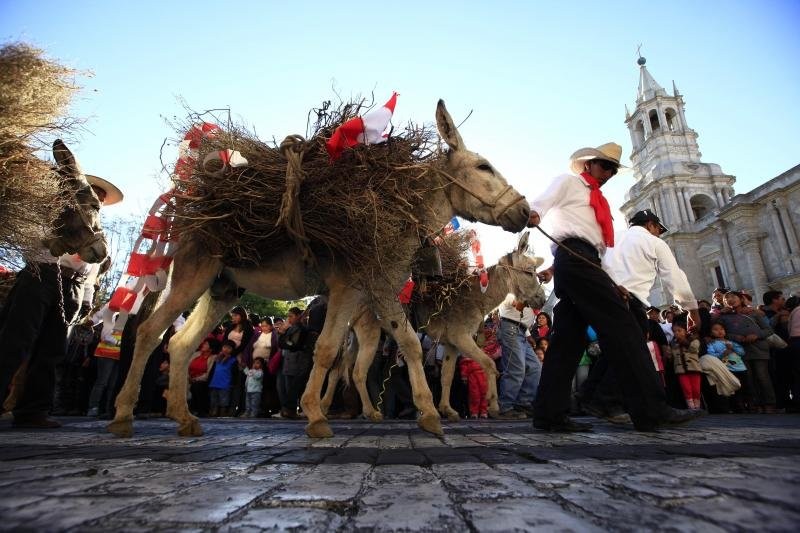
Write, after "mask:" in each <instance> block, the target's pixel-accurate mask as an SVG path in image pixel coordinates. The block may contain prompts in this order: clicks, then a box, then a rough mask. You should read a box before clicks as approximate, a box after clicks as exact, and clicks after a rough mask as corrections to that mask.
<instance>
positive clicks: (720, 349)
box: [706, 340, 747, 372]
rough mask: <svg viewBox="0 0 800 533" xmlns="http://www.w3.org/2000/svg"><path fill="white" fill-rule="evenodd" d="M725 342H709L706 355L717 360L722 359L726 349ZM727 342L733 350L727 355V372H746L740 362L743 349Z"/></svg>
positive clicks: (742, 362)
mask: <svg viewBox="0 0 800 533" xmlns="http://www.w3.org/2000/svg"><path fill="white" fill-rule="evenodd" d="M725 342H726V341H722V340H713V341H711V342H709V343H708V345H707V346H706V352H707V353H708V355H713V356H714V357H716V358H718V359H722V358H723V356H724V355H725V350H726V349H727V346H726V345H725ZM727 342H730V343H731V347H732V348H733V351H732V352H731V353H729V354H728V370H730V371H731V372H747V367H746V366H745V364H744V361H742V356H743V355H744V347H743V346H742V345H741V344H739V343H738V342H733V341H727Z"/></svg>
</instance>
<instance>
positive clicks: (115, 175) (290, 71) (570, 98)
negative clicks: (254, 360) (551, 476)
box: [0, 0, 800, 260]
mask: <svg viewBox="0 0 800 533" xmlns="http://www.w3.org/2000/svg"><path fill="white" fill-rule="evenodd" d="M798 21H800V1H798V0H783V1H781V0H759V1H744V0H739V1H737V0H729V1H720V0H710V1H703V2H698V1H685V0H669V1H661V2H659V1H654V2H641V1H630V2H627V1H626V2H622V1H620V2H615V1H611V2H589V1H586V2H583V1H581V2H552V1H548V2H543V1H503V0H498V1H492V2H477V1H464V0H461V1H455V0H442V1H438V2H430V1H428V2H416V1H408V2H396V3H389V2H346V1H344V2H330V1H326V2H311V1H308V2H301V1H298V2H270V1H261V2H207V1H202V0H195V1H192V2H184V1H170V2H165V1H158V2H155V1H137V2H116V1H107V2H101V1H92V2H89V1H79V0H73V1H71V2H63V1H62V2H51V1H37V2H24V1H21V0H17V1H11V0H0V39H2V41H4V42H8V41H26V42H29V43H32V44H34V45H37V46H39V47H41V48H44V49H45V50H46V51H47V53H48V54H49V55H50V57H53V58H55V59H58V60H59V61H61V62H63V63H65V64H67V65H69V66H72V67H75V68H78V69H82V70H89V71H92V72H93V77H91V78H87V79H83V80H81V81H82V85H83V86H84V90H83V91H82V92H81V94H80V96H79V98H78V101H77V103H76V106H75V107H74V109H73V114H75V115H78V116H86V117H89V122H88V124H87V131H86V132H85V133H84V134H82V135H81V136H80V138H79V143H78V144H77V145H76V146H73V149H74V152H75V153H76V154H77V155H78V158H79V159H80V161H81V162H82V164H83V166H84V168H85V170H86V171H87V172H89V173H92V174H98V175H101V176H104V177H107V178H109V179H111V180H112V181H113V182H115V183H117V184H118V185H119V186H120V188H122V189H123V191H124V192H125V194H126V201H125V202H124V203H123V204H121V205H120V206H115V207H112V208H109V213H111V214H113V213H128V212H132V213H142V215H143V214H144V212H145V211H146V209H147V208H148V207H149V205H150V204H151V203H152V200H153V199H154V198H155V197H156V196H157V195H158V194H159V192H161V191H162V189H164V188H165V187H166V185H167V179H166V175H165V174H164V173H163V172H161V168H162V166H161V159H160V154H159V151H160V147H161V145H162V142H163V140H164V139H165V138H166V137H174V132H172V131H170V128H169V127H168V126H167V124H166V122H165V118H172V117H178V118H182V117H183V116H184V114H185V113H184V111H183V108H182V107H181V104H180V103H179V101H178V97H182V98H183V99H185V101H186V102H187V104H188V105H189V106H190V107H191V108H192V109H195V110H202V109H208V108H219V107H230V109H231V110H232V112H233V114H234V116H235V117H241V118H242V119H243V120H245V121H246V122H247V123H249V124H252V125H253V126H255V127H256V129H257V131H258V132H259V134H261V135H262V136H263V137H265V138H272V137H275V138H278V139H282V138H283V137H284V136H286V135H288V134H291V133H300V134H304V133H305V129H306V119H307V114H308V111H309V110H310V109H311V108H312V107H314V106H317V105H318V104H319V103H320V102H322V101H323V100H325V99H331V98H333V97H335V93H334V91H336V92H338V93H339V94H341V95H343V96H344V97H349V96H351V95H358V94H364V95H368V94H370V93H371V92H373V91H374V93H375V95H376V99H378V100H383V99H384V98H388V96H389V95H390V94H391V91H393V90H397V91H398V92H399V93H400V98H399V100H398V104H397V110H396V113H395V120H394V122H395V124H403V123H405V122H406V121H408V120H414V121H425V122H432V121H433V120H434V109H435V105H436V101H437V100H438V99H439V98H443V99H444V100H445V101H446V103H447V106H448V109H449V110H450V112H451V114H452V115H453V118H454V120H455V121H456V123H459V122H461V121H462V120H463V119H464V118H466V117H467V115H468V114H469V113H470V112H471V111H472V115H471V116H470V117H469V119H468V120H467V121H466V122H465V123H464V124H463V126H462V127H461V133H462V135H463V137H464V140H465V142H466V144H467V146H468V147H469V148H471V149H473V150H475V151H478V152H480V153H481V154H483V155H484V156H486V157H488V159H489V160H491V161H492V162H493V164H494V165H495V166H496V167H497V168H499V169H500V170H501V171H502V172H503V173H504V174H505V176H506V177H507V178H508V179H509V181H510V182H511V183H512V184H513V185H514V186H516V187H517V188H518V189H519V190H520V191H521V192H523V193H524V194H526V195H528V196H534V195H535V194H536V193H537V191H538V190H539V189H540V188H541V187H543V186H544V185H545V184H546V183H547V182H548V180H549V179H550V178H551V177H552V176H554V175H556V174H559V173H561V172H563V171H565V170H566V163H567V158H568V156H569V155H570V154H571V153H572V152H573V151H574V150H576V149H577V148H580V147H583V146H597V145H599V144H602V143H604V142H607V141H610V140H614V141H617V142H619V143H620V144H622V145H623V148H624V155H623V158H624V160H625V161H627V159H628V156H629V154H630V145H631V142H630V136H629V134H628V130H627V128H626V126H625V124H624V118H625V108H624V106H625V105H626V104H627V105H628V106H629V107H630V108H631V109H633V108H634V106H635V103H634V102H635V92H636V88H637V84H638V66H637V65H636V59H637V57H638V56H637V53H636V48H637V45H639V44H640V43H641V44H642V55H644V56H645V57H646V58H647V67H648V69H649V70H650V73H651V74H652V75H653V77H654V78H655V79H656V81H658V82H659V83H660V84H661V85H662V86H663V87H665V88H666V89H668V90H670V91H671V87H672V80H674V81H675V83H676V84H677V86H678V89H679V90H680V91H681V93H683V94H684V99H685V101H686V118H687V121H688V123H689V126H690V127H691V128H693V129H694V130H696V131H697V132H698V133H699V135H700V137H699V143H700V149H701V151H702V153H703V160H704V161H705V162H710V163H717V164H719V165H721V166H722V169H723V171H725V172H726V173H729V174H733V175H735V176H736V177H737V183H736V186H735V188H736V191H737V192H747V191H749V190H751V189H753V188H754V187H756V186H757V185H759V184H761V183H763V182H765V181H767V180H769V179H771V178H773V177H775V176H776V175H778V174H780V173H781V172H784V171H786V170H788V169H789V168H791V167H793V166H795V165H797V164H798V163H800V141H798V135H797V125H798V124H800V105H798V96H800V32H798V31H797V23H798ZM174 157H175V153H174V151H165V153H164V162H165V163H167V164H169V165H171V163H172V162H173V161H174ZM632 184H633V180H632V177H631V175H627V176H626V175H624V174H621V175H619V176H617V177H616V178H614V180H612V183H610V184H609V186H608V187H607V191H606V192H607V195H608V196H609V198H610V201H611V204H612V206H619V205H620V204H621V203H622V202H623V198H624V193H625V191H626V190H627V189H628V187H630V186H631V185H632ZM618 218H619V217H618ZM618 221H619V220H618ZM481 231H482V234H483V235H484V237H483V239H482V240H483V241H484V249H485V252H486V254H485V255H486V256H487V260H492V259H494V258H496V257H497V255H499V254H500V253H501V252H504V251H506V249H508V248H510V247H511V246H512V243H513V240H514V237H513V236H511V235H502V232H499V231H489V230H481ZM484 231H485V232H484ZM536 242H537V243H538V244H537V247H538V249H537V251H542V252H544V251H545V250H544V249H545V248H546V245H545V244H544V241H541V240H537V241H536Z"/></svg>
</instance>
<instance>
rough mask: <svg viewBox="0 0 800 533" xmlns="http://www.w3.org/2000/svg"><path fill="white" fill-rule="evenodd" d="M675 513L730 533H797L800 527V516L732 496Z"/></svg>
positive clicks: (696, 503)
mask: <svg viewBox="0 0 800 533" xmlns="http://www.w3.org/2000/svg"><path fill="white" fill-rule="evenodd" d="M672 509H677V510H679V511H684V512H686V513H687V514H692V515H693V516H694V517H696V518H698V519H700V520H707V521H710V522H713V523H716V524H717V525H718V526H720V527H722V528H724V529H726V530H729V531H733V530H735V531H759V532H761V531H797V529H798V526H797V525H798V524H800V512H797V511H788V510H786V509H782V508H780V507H776V506H774V505H770V504H768V503H764V502H753V501H751V500H748V499H746V498H735V497H731V496H717V497H716V498H706V499H702V500H692V501H687V502H683V503H681V504H680V505H676V506H673V507H672Z"/></svg>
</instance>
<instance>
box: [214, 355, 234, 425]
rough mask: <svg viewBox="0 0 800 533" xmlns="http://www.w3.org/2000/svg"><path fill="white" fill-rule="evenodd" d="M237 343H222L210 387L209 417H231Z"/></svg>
mask: <svg viewBox="0 0 800 533" xmlns="http://www.w3.org/2000/svg"><path fill="white" fill-rule="evenodd" d="M235 349H236V343H235V342H233V341H232V340H226V341H225V342H223V343H222V349H221V351H220V352H219V356H218V357H217V361H216V362H215V363H214V375H213V376H212V377H211V383H209V385H208V391H209V400H210V401H209V403H210V405H211V411H210V412H209V416H230V414H231V413H230V405H231V389H232V388H233V380H232V378H233V368H234V367H235V366H236V362H237V361H236V357H234V356H233V351H234V350H235Z"/></svg>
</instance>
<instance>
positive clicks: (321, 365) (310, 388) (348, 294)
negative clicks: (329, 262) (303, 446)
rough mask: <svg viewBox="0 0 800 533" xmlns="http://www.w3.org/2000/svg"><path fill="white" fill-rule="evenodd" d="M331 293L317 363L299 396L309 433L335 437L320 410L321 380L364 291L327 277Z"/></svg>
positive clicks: (316, 357) (318, 340)
mask: <svg viewBox="0 0 800 533" xmlns="http://www.w3.org/2000/svg"><path fill="white" fill-rule="evenodd" d="M326 282H327V285H328V288H329V289H330V294H329V296H328V312H327V314H326V315H325V326H324V327H323V328H322V333H320V335H319V337H318V338H317V344H316V347H315V348H314V366H313V367H312V368H311V375H310V376H309V378H308V383H307V384H306V390H305V392H304V393H303V397H302V398H301V399H300V406H301V407H302V408H303V413H305V414H306V416H307V417H308V424H307V425H306V435H308V436H309V437H332V436H333V431H332V430H331V427H330V425H329V424H328V420H327V419H326V418H325V415H323V414H322V411H321V410H320V407H319V403H320V393H321V391H322V382H323V381H324V380H325V376H326V374H327V373H328V369H329V368H330V367H331V365H332V364H333V361H334V360H335V359H336V354H337V352H338V351H339V347H340V346H341V345H342V342H343V341H344V337H345V335H346V334H347V322H348V321H349V320H350V319H351V318H352V317H353V311H355V309H356V307H357V306H358V301H359V299H360V298H361V294H360V293H359V292H358V291H356V290H354V289H352V288H350V287H348V286H347V285H346V284H344V283H337V282H336V281H332V280H326Z"/></svg>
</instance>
